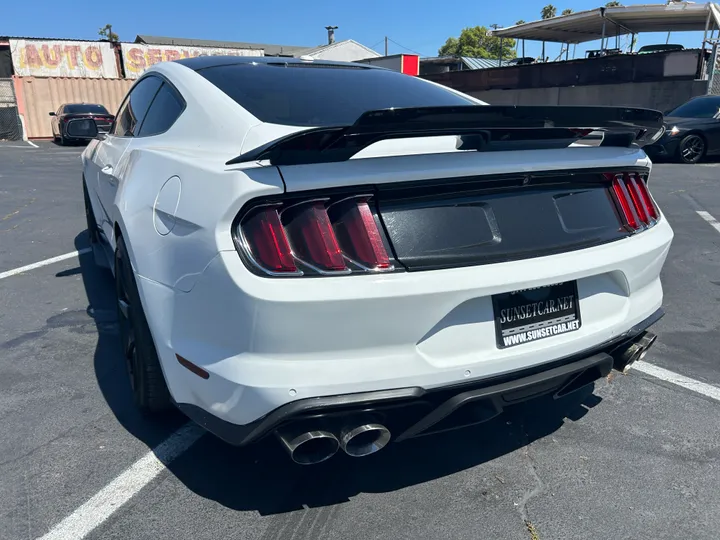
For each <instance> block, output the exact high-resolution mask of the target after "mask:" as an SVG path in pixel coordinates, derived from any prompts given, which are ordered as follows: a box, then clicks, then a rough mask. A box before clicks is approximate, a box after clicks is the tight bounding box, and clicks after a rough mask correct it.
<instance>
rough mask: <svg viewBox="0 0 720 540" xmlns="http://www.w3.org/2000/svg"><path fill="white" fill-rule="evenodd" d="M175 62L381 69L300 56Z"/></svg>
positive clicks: (200, 65) (193, 65) (202, 66)
mask: <svg viewBox="0 0 720 540" xmlns="http://www.w3.org/2000/svg"><path fill="white" fill-rule="evenodd" d="M175 62H176V63H178V64H182V65H184V66H186V67H188V68H190V69H192V70H194V71H198V70H201V69H207V68H214V67H219V66H236V65H240V64H251V65H252V66H262V65H269V66H278V65H282V66H292V65H306V66H312V65H316V66H323V67H328V66H337V67H345V68H348V67H354V68H357V69H382V68H378V67H375V66H372V65H368V64H359V63H355V62H339V61H336V60H303V59H301V58H276V57H269V56H196V57H193V58H182V59H180V60H175Z"/></svg>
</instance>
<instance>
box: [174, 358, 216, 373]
mask: <svg viewBox="0 0 720 540" xmlns="http://www.w3.org/2000/svg"><path fill="white" fill-rule="evenodd" d="M175 358H177V361H178V362H180V365H181V366H183V367H184V368H187V369H189V370H190V371H192V372H193V373H194V374H195V375H197V376H198V377H200V378H202V379H209V378H210V374H209V373H208V372H207V371H205V370H204V369H203V368H201V367H200V366H196V365H195V364H193V363H192V362H191V361H190V360H188V359H186V358H183V357H182V356H180V355H179V354H176V355H175Z"/></svg>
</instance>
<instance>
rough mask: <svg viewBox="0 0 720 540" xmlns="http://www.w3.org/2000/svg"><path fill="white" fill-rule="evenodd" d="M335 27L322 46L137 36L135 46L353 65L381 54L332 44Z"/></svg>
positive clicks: (343, 43)
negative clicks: (305, 58)
mask: <svg viewBox="0 0 720 540" xmlns="http://www.w3.org/2000/svg"><path fill="white" fill-rule="evenodd" d="M336 28H337V27H327V29H328V42H327V43H326V44H325V45H319V46H316V47H308V46H302V45H275V44H268V43H247V42H244V41H215V40H209V39H188V38H176V37H160V36H147V35H138V36H137V37H136V38H135V43H139V44H143V45H147V46H153V45H161V46H172V47H203V48H212V49H245V50H248V49H249V50H262V51H263V54H264V56H278V57H290V58H299V57H301V56H312V57H313V58H315V59H317V60H336V61H345V62H355V61H357V60H363V59H366V58H376V57H379V56H381V55H380V53H378V52H376V51H374V50H372V49H370V48H369V47H366V46H365V45H362V44H361V43H358V42H357V41H355V40H353V39H345V40H343V41H335V29H336Z"/></svg>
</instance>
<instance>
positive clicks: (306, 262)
mask: <svg viewBox="0 0 720 540" xmlns="http://www.w3.org/2000/svg"><path fill="white" fill-rule="evenodd" d="M369 199H370V198H369V196H362V197H351V198H345V199H341V200H339V201H333V200H331V199H329V198H324V199H310V200H300V201H297V200H296V201H289V202H288V203H287V204H282V203H278V204H277V205H274V206H263V207H260V208H258V209H253V210H250V211H249V212H248V213H247V214H245V217H244V218H243V219H242V220H241V221H240V223H239V226H238V230H237V231H236V238H239V239H240V241H239V242H238V244H239V247H240V248H241V250H242V252H243V253H244V255H245V256H246V257H245V258H246V259H249V260H250V262H252V263H253V266H255V267H257V268H258V269H260V270H262V271H263V272H264V273H266V274H269V275H273V276H278V275H294V276H301V275H325V276H327V275H343V274H350V273H360V272H362V273H366V272H383V271H390V270H394V266H393V264H392V262H391V259H390V256H389V255H388V251H387V248H386V247H385V242H384V240H383V234H382V232H381V229H380V227H379V226H378V224H377V223H376V219H375V216H374V214H373V211H372V209H371V207H370V203H369Z"/></svg>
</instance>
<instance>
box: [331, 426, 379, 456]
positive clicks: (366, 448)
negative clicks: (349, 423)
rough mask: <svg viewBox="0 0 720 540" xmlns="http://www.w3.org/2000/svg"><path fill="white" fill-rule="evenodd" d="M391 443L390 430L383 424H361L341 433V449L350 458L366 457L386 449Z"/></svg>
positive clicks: (344, 429) (347, 428)
mask: <svg viewBox="0 0 720 540" xmlns="http://www.w3.org/2000/svg"><path fill="white" fill-rule="evenodd" d="M389 442H390V430H389V429H388V428H386V427H385V426H383V425H382V424H360V425H359V426H356V427H354V428H350V427H346V428H343V429H342V431H341V432H340V448H342V449H343V450H344V451H345V453H346V454H347V455H348V456H352V457H364V456H369V455H370V454H374V453H375V452H377V451H379V450H382V449H383V448H385V446H386V445H387V443H389Z"/></svg>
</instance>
